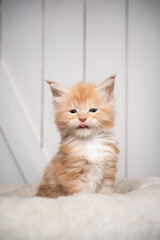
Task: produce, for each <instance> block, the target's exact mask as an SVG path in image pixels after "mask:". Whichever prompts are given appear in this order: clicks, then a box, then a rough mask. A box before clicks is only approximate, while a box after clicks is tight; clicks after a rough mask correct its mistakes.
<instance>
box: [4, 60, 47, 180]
mask: <svg viewBox="0 0 160 240" xmlns="http://www.w3.org/2000/svg"><path fill="white" fill-rule="evenodd" d="M0 79H1V87H0V103H1V104H0V126H1V128H2V129H3V132H4V133H5V136H6V138H7V140H8V144H9V146H10V147H11V149H12V151H13V153H14V156H15V158H16V160H17V162H18V164H19V166H20V168H21V169H22V172H23V174H24V176H25V178H26V180H27V182H32V181H35V180H38V179H39V178H40V176H41V174H42V171H43V169H44V167H45V158H44V156H43V154H42V151H41V150H40V148H39V146H38V143H37V141H36V138H35V136H34V135H33V132H32V130H31V128H30V125H29V124H28V121H27V119H26V116H25V114H24V113H23V110H22V108H21V106H20V104H19V101H18V99H17V97H16V95H15V92H14V88H13V87H12V85H11V83H10V81H9V79H8V77H7V74H6V72H5V71H4V67H3V65H0ZM6 171H7V170H6Z"/></svg>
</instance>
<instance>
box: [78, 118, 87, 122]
mask: <svg viewBox="0 0 160 240" xmlns="http://www.w3.org/2000/svg"><path fill="white" fill-rule="evenodd" d="M79 120H80V121H81V122H85V121H86V120H87V118H79Z"/></svg>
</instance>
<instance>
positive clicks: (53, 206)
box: [0, 177, 160, 240]
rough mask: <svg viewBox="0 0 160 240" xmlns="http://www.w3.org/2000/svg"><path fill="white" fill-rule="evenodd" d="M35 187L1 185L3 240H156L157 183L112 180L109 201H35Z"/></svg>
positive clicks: (83, 196) (82, 197) (159, 233)
mask: <svg viewBox="0 0 160 240" xmlns="http://www.w3.org/2000/svg"><path fill="white" fill-rule="evenodd" d="M36 188H37V184H32V185H1V187H0V239H2V240H12V239H13V240H19V239H20V240H23V239H25V240H32V239H37V240H41V239H42V240H48V239H52V240H54V239H56V240H61V239H62V240H63V239H64V240H74V239H75V240H86V239H91V240H103V239H104V240H160V178H156V177H146V178H140V179H124V180H117V182H116V193H115V194H113V195H103V194H89V193H78V194H75V195H72V196H69V197H59V198H58V199H47V198H41V197H34V193H35V191H36Z"/></svg>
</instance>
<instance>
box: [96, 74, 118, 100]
mask: <svg viewBox="0 0 160 240" xmlns="http://www.w3.org/2000/svg"><path fill="white" fill-rule="evenodd" d="M116 76H117V74H115V75H112V76H110V77H109V78H107V79H106V80H105V81H104V82H102V83H101V84H100V85H98V86H97V88H98V89H99V90H100V91H103V92H104V93H105V95H106V97H107V100H108V101H111V100H112V99H113V91H114V82H115V78H116Z"/></svg>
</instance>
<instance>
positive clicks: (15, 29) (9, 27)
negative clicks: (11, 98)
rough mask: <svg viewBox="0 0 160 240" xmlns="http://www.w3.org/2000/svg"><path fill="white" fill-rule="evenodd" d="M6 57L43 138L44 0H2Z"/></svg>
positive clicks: (38, 138)
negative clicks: (42, 44) (42, 10)
mask: <svg viewBox="0 0 160 240" xmlns="http://www.w3.org/2000/svg"><path fill="white" fill-rule="evenodd" d="M2 24H3V25H2V47H3V49H2V60H3V62H4V63H5V65H6V67H7V69H8V71H9V72H10V75H11V76H12V81H13V83H14V84H15V86H16V88H17V91H18V93H19V96H20V98H21V101H22V102H23V107H24V109H25V112H26V113H27V115H28V120H29V121H30V124H31V126H32V128H33V131H34V133H35V135H36V137H37V140H38V141H39V142H40V121H41V118H40V117H41V115H40V111H41V1H39V0H32V1H26V0H2Z"/></svg>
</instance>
